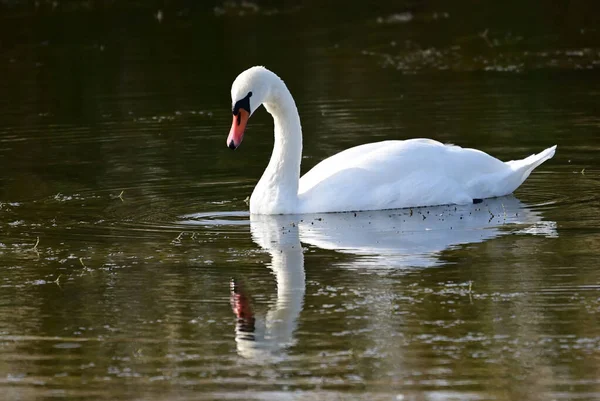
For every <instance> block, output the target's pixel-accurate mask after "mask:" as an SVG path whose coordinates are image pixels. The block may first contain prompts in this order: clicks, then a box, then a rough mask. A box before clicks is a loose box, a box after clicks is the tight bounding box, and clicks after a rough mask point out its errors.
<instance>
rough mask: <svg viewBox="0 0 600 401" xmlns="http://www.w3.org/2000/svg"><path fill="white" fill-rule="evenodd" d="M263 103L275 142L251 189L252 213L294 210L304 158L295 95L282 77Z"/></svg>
mask: <svg viewBox="0 0 600 401" xmlns="http://www.w3.org/2000/svg"><path fill="white" fill-rule="evenodd" d="M264 106H265V109H267V111H268V112H269V113H270V114H271V115H272V116H273V121H274V123H275V145H274V147H273V154H272V155H271V160H270V161H269V165H268V166H267V168H266V169H265V172H264V173H263V175H262V177H261V179H260V181H259V182H258V184H257V185H256V188H254V192H252V196H251V198H250V213H260V214H284V213H294V212H296V211H297V209H296V207H297V204H298V181H299V179H300V162H301V159H302V127H301V126H300V116H299V115H298V109H297V108H296V103H295V102H294V99H293V98H292V95H291V94H290V92H289V90H288V89H287V87H286V86H285V84H284V83H283V81H281V80H280V79H279V78H277V80H276V81H275V82H274V83H273V86H272V88H271V93H270V96H269V99H268V100H267V101H266V102H265V103H264Z"/></svg>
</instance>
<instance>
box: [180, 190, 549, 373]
mask: <svg viewBox="0 0 600 401" xmlns="http://www.w3.org/2000/svg"><path fill="white" fill-rule="evenodd" d="M242 216H245V217H248V214H247V213H244V212H222V213H213V214H210V213H198V214H191V215H187V216H184V219H183V220H180V221H178V223H177V224H181V225H182V226H185V225H187V224H189V225H202V226H207V225H219V226H222V225H227V224H233V225H240V224H247V223H248V220H240V219H239V218H240V217H242ZM249 217H250V220H249V222H250V231H251V235H252V240H253V241H254V242H255V243H256V244H257V245H259V246H260V247H261V248H262V249H264V250H266V251H267V252H268V253H269V254H270V256H271V261H270V263H268V264H267V267H268V268H269V269H270V270H271V271H272V273H273V275H274V276H275V281H276V283H277V290H276V301H275V302H274V303H272V305H271V306H270V308H269V310H268V311H267V312H266V314H262V315H261V314H257V313H254V311H253V306H252V300H251V297H252V295H251V293H249V291H247V290H246V289H245V288H244V285H243V280H237V279H232V282H231V304H232V308H233V312H234V314H235V315H236V317H237V325H236V336H235V339H236V344H237V350H238V354H239V355H240V356H242V357H244V358H246V359H248V360H251V361H254V362H257V363H266V362H269V361H270V362H276V361H278V360H283V359H285V357H286V352H287V349H288V348H289V347H290V346H292V345H293V344H294V343H295V341H294V331H295V330H296V327H297V324H298V323H297V322H298V318H299V316H300V313H301V312H302V307H303V302H304V295H305V292H306V288H305V287H306V277H305V268H304V249H303V246H302V243H305V244H308V245H310V246H313V247H316V248H319V249H323V250H333V251H337V252H343V253H347V254H351V255H355V256H356V258H354V259H353V260H352V262H350V263H346V264H345V265H344V268H353V269H360V268H367V269H380V268H393V269H409V268H425V267H433V266H439V265H443V264H445V262H444V261H442V260H441V258H442V253H443V251H445V250H448V249H451V248H453V247H458V246H463V245H468V244H474V243H479V242H484V241H488V240H491V239H493V238H496V237H499V236H503V235H513V234H528V235H540V236H544V237H557V236H558V233H557V231H556V223H555V222H552V221H547V220H544V219H543V217H542V215H541V213H540V212H537V211H535V210H533V209H531V208H530V207H528V206H527V205H525V204H523V203H522V202H520V201H519V200H518V199H517V198H515V197H514V196H506V197H502V198H494V199H485V200H484V201H483V202H482V203H480V204H472V205H456V206H455V205H447V206H436V207H421V208H412V209H397V210H383V211H369V212H348V213H327V214H314V215H250V216H249Z"/></svg>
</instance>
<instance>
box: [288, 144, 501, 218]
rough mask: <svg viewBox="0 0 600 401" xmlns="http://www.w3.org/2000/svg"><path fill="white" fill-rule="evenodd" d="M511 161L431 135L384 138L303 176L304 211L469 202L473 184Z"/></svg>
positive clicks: (479, 183)
mask: <svg viewBox="0 0 600 401" xmlns="http://www.w3.org/2000/svg"><path fill="white" fill-rule="evenodd" d="M508 170H509V168H508V166H507V165H506V164H505V163H503V162H501V161H500V160H498V159H496V158H494V157H492V156H490V155H488V154H486V153H484V152H481V151H479V150H475V149H464V148H461V147H458V146H453V145H444V144H442V143H440V142H436V141H433V140H430V139H411V140H406V141H384V142H376V143H370V144H366V145H361V146H357V147H354V148H351V149H348V150H345V151H343V152H341V153H338V154H336V155H334V156H332V157H330V158H328V159H326V160H323V161H322V162H321V163H319V164H317V165H316V166H315V167H314V168H313V169H311V170H310V171H309V172H308V173H306V174H305V175H304V176H303V177H302V178H301V179H300V187H299V197H300V204H301V206H302V209H303V210H302V211H303V212H310V211H311V210H320V211H334V210H337V211H340V210H369V209H384V208H401V207H407V206H414V205H420V206H427V205H436V204H445V203H468V202H471V201H472V199H473V197H474V194H473V193H472V191H471V190H470V187H469V185H470V183H476V186H478V187H480V186H482V185H485V180H482V179H481V178H482V177H484V176H488V175H490V174H492V175H493V174H502V173H504V172H506V171H508Z"/></svg>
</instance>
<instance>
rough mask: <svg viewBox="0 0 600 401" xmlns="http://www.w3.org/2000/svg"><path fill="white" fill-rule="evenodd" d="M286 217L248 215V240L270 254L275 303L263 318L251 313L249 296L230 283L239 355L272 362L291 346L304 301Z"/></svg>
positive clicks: (297, 253)
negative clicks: (275, 288)
mask: <svg viewBox="0 0 600 401" xmlns="http://www.w3.org/2000/svg"><path fill="white" fill-rule="evenodd" d="M290 221H292V220H290V217H289V216H258V215H256V216H251V218H250V228H251V232H252V239H253V240H254V242H256V243H257V244H258V245H259V246H260V247H261V248H263V249H265V250H267V251H268V252H269V253H270V254H271V264H270V265H269V267H270V268H271V270H272V271H273V274H274V275H275V280H276V281H277V301H276V302H275V304H274V305H273V306H272V307H271V308H270V309H269V311H268V312H267V314H266V316H265V317H261V316H257V315H255V314H254V313H253V311H252V306H251V305H250V299H249V295H248V294H247V293H246V292H245V290H244V288H243V287H241V286H240V285H239V284H238V283H236V282H235V281H232V286H231V292H232V294H231V295H232V296H231V299H232V307H233V310H234V313H235V314H236V316H237V318H238V322H237V325H236V336H235V341H236V343H237V349H238V353H239V355H240V356H243V357H246V358H248V359H256V360H273V359H275V360H276V359H278V358H280V357H281V356H282V354H281V352H282V350H284V349H286V348H288V347H289V346H290V345H292V343H293V339H294V336H293V334H294V331H295V330H296V325H297V321H298V316H299V315H300V312H301V311H302V305H303V301H304V292H305V288H306V286H305V281H304V255H303V254H302V246H301V245H300V238H299V235H298V226H297V224H290Z"/></svg>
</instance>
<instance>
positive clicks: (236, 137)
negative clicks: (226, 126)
mask: <svg viewBox="0 0 600 401" xmlns="http://www.w3.org/2000/svg"><path fill="white" fill-rule="evenodd" d="M248 118H250V113H248V112H247V111H246V110H244V109H239V110H238V113H237V115H234V116H233V122H232V123H231V130H230V131H229V136H228V137H227V146H229V149H233V150H235V149H236V148H237V147H238V146H240V144H241V143H242V139H244V130H245V129H246V124H247V123H248Z"/></svg>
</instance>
